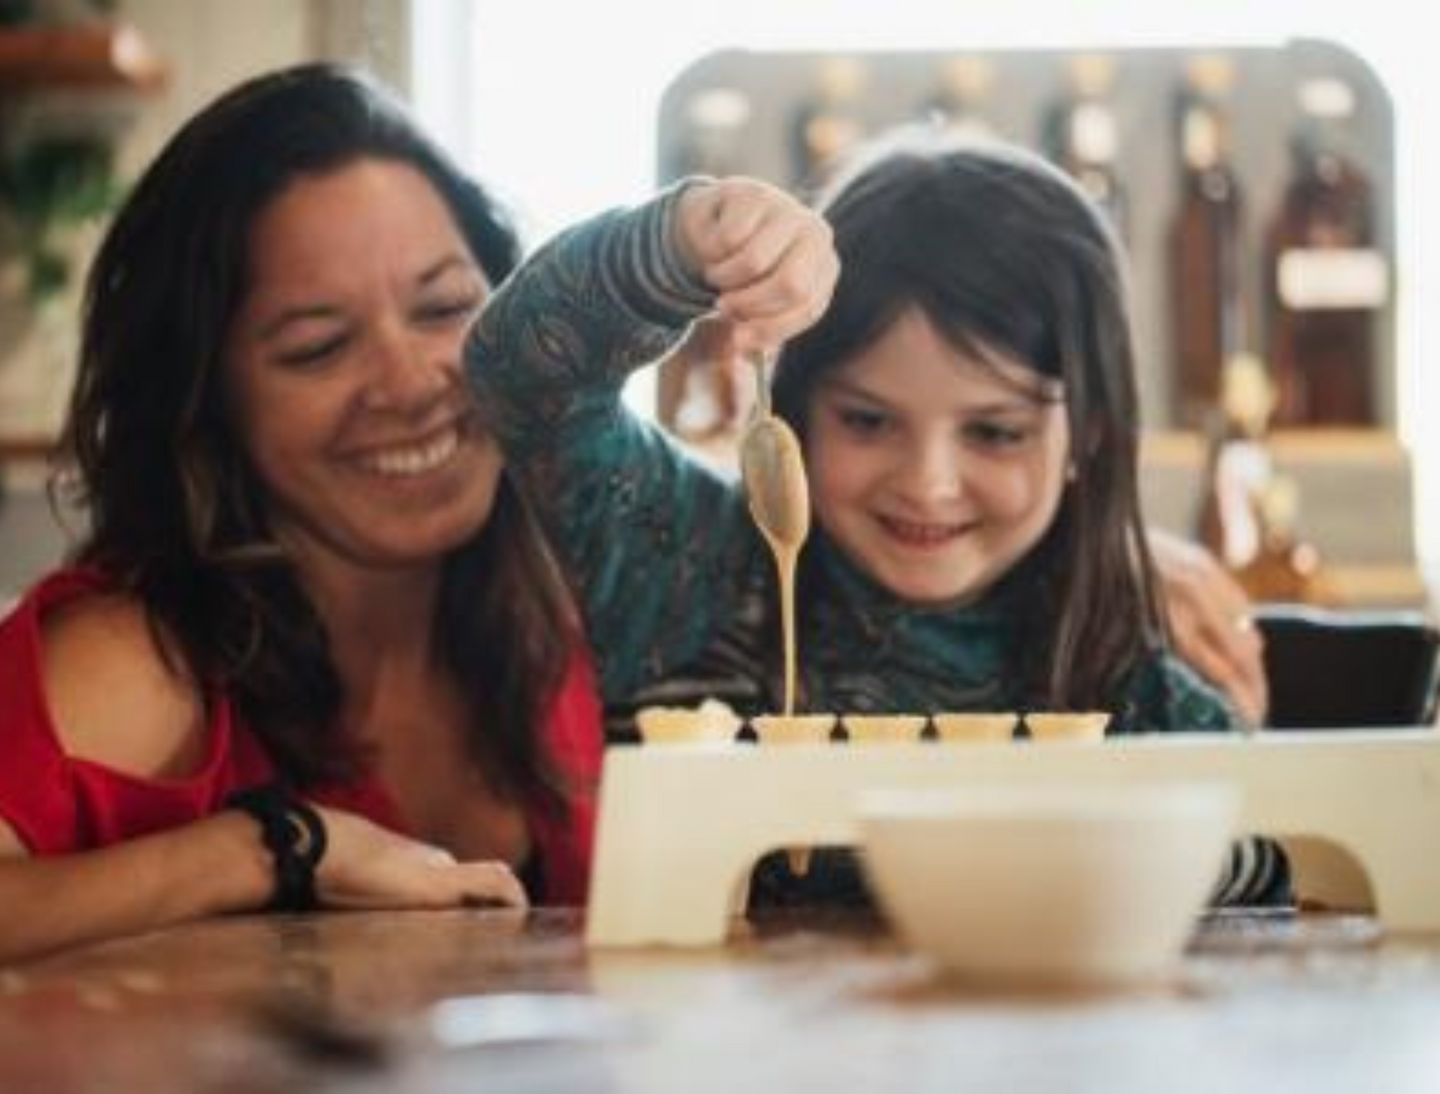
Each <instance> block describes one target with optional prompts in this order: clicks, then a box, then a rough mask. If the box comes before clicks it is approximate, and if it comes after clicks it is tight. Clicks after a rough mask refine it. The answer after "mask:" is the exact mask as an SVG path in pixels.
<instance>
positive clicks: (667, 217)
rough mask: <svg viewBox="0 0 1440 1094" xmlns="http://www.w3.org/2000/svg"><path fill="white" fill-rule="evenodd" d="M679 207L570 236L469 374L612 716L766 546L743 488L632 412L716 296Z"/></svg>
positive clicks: (698, 641) (673, 655)
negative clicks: (561, 582) (629, 397)
mask: <svg viewBox="0 0 1440 1094" xmlns="http://www.w3.org/2000/svg"><path fill="white" fill-rule="evenodd" d="M681 192H682V191H681V190H680V189H675V190H671V191H668V192H666V193H665V194H663V195H662V196H661V197H660V198H658V199H657V200H656V201H654V202H652V203H650V204H648V205H644V206H641V207H639V208H638V209H635V210H631V211H617V212H612V213H608V214H605V215H603V216H600V217H597V218H596V219H594V220H591V221H587V222H586V223H584V224H582V225H580V226H578V227H576V228H573V229H571V230H570V231H568V232H565V233H562V234H561V235H560V236H558V237H557V238H556V239H555V240H553V241H552V242H551V243H549V244H548V245H547V246H545V247H544V248H542V249H541V250H540V251H539V252H537V253H536V254H535V255H534V256H533V257H532V258H531V259H530V260H529V261H528V262H526V263H525V264H524V265H523V266H521V267H520V269H518V270H517V271H516V272H515V273H514V274H513V275H512V276H511V278H510V279H509V280H507V281H506V283H505V284H504V285H503V286H502V287H501V288H500V289H499V290H498V291H497V292H496V293H495V295H494V296H493V297H492V298H491V300H490V302H489V303H488V305H487V306H486V309H485V312H484V315H483V316H482V318H481V321H480V323H479V324H478V326H477V329H476V332H475V334H474V336H473V337H472V339H471V341H470V344H469V346H468V347H467V362H466V367H467V370H468V371H469V374H470V376H471V379H472V380H473V382H474V383H475V385H476V387H477V389H478V393H479V397H480V399H481V402H482V404H483V405H484V406H485V407H486V408H487V412H488V413H489V414H491V415H492V428H493V429H494V430H495V432H496V434H497V436H498V437H499V439H500V441H501V444H502V446H503V447H504V450H505V455H506V461H507V464H508V466H509V468H510V471H511V474H512V475H513V476H514V477H515V479H516V481H517V482H518V483H519V484H520V485H521V487H522V489H523V490H524V491H525V492H526V494H527V497H528V498H529V500H530V501H531V503H532V505H533V506H534V507H535V509H536V511H537V512H538V514H539V516H540V518H541V521H542V523H543V524H544V526H545V528H546V531H547V533H548V534H549V536H550V539H551V542H552V544H553V545H554V547H555V549H556V551H557V553H558V554H559V556H560V559H561V562H562V565H564V567H565V569H566V572H567V576H568V577H569V578H570V580H571V584H572V585H573V586H574V587H575V589H576V591H577V595H578V596H579V598H580V601H581V608H582V610H583V612H584V614H585V622H586V628H587V631H588V634H589V637H590V640H591V644H592V646H593V648H594V649H595V651H596V658H597V661H598V664H599V669H600V680H601V689H602V691H603V693H604V695H605V698H606V700H607V702H614V701H620V700H623V699H624V698H625V697H626V696H627V695H629V694H630V693H631V692H633V691H634V690H635V689H636V688H637V687H639V686H641V685H643V684H644V683H647V682H649V681H652V680H655V679H658V678H660V677H663V676H664V675H666V674H667V673H668V672H670V671H672V670H673V669H674V668H675V667H677V666H678V665H681V664H683V663H685V662H686V661H687V660H689V659H690V658H692V657H693V656H694V655H695V654H696V653H698V652H699V651H700V650H701V649H702V648H703V647H704V645H705V644H706V642H707V640H708V638H709V637H710V636H711V635H712V634H713V633H714V632H715V631H716V630H717V629H718V628H719V627H722V626H723V625H724V624H725V622H726V618H725V616H724V610H723V609H724V606H727V605H735V604H737V603H738V601H739V597H738V595H737V590H738V589H739V588H740V587H741V586H742V585H743V582H744V576H745V572H746V570H747V568H749V567H751V566H752V565H753V563H754V559H755V557H756V553H757V550H758V546H759V544H758V539H757V537H756V536H755V534H754V532H753V530H752V529H751V527H750V524H749V520H748V518H747V517H746V515H745V510H744V507H743V503H742V502H741V500H740V498H739V495H738V492H737V491H736V489H735V486H734V484H733V482H731V481H729V480H728V479H726V478H724V477H722V476H721V475H719V474H718V473H716V472H714V471H711V470H710V469H708V468H707V467H706V466H705V465H703V464H701V463H699V462H698V461H696V460H694V459H692V458H691V457H689V456H688V455H687V454H685V453H684V452H682V451H681V449H680V448H679V447H678V446H677V445H676V444H674V443H673V442H672V441H671V440H670V439H669V438H668V437H667V436H666V435H665V434H664V433H663V432H662V431H661V430H660V429H659V428H658V427H657V426H655V425H653V424H652V423H650V422H647V421H643V420H641V419H640V418H638V417H637V416H635V415H634V414H632V413H631V412H630V411H629V410H628V409H627V408H626V407H625V406H624V404H623V402H622V400H621V388H622V385H623V383H624V380H625V378H626V376H628V374H629V373H630V372H632V371H633V370H635V369H636V368H638V367H640V366H642V365H644V364H646V363H648V362H651V361H654V360H655V359H657V358H658V357H659V356H660V355H661V354H663V353H664V352H665V351H666V350H667V349H669V348H670V347H671V346H672V345H673V343H674V342H675V341H676V340H677V339H678V337H679V336H680V335H681V334H682V333H683V332H684V331H685V330H686V329H687V328H688V326H689V324H690V322H691V321H692V320H693V319H694V318H696V317H697V316H698V315H700V314H703V313H704V312H705V311H707V310H708V309H709V308H710V306H711V304H712V303H713V293H712V292H711V291H710V290H709V289H708V288H706V287H705V286H703V285H701V284H698V283H697V282H696V281H695V279H694V278H692V277H691V276H690V275H689V273H688V272H687V271H686V270H685V269H684V268H683V267H682V266H681V264H680V262H679V260H678V258H677V256H676V253H675V250H674V248H673V246H672V245H671V242H670V234H671V230H672V228H671V218H672V215H673V211H674V208H675V204H676V202H677V200H678V195H679V194H680V193H681Z"/></svg>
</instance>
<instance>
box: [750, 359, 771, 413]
mask: <svg viewBox="0 0 1440 1094" xmlns="http://www.w3.org/2000/svg"><path fill="white" fill-rule="evenodd" d="M769 357H770V355H769V354H768V353H766V352H765V351H764V350H758V349H757V350H753V351H751V353H750V363H751V364H752V365H754V366H755V410H756V413H757V414H758V416H759V417H761V418H768V417H770V414H771V410H770V375H769V368H768V366H769V364H770V360H769Z"/></svg>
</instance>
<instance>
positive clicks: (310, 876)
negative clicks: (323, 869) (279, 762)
mask: <svg viewBox="0 0 1440 1094" xmlns="http://www.w3.org/2000/svg"><path fill="white" fill-rule="evenodd" d="M226 805H227V806H229V807H230V808H232V809H237V810H239V811H240V812H242V813H245V814H247V815H248V816H249V817H250V818H251V819H252V820H253V821H254V822H255V823H256V824H257V825H259V828H260V840H261V844H262V845H263V847H264V848H265V850H266V851H268V853H269V858H270V866H271V892H270V899H269V900H268V901H267V902H266V905H265V906H266V907H267V908H269V909H271V910H274V911H292V912H297V911H309V910H311V909H314V908H316V907H317V906H318V904H319V902H318V900H317V898H316V891H315V874H316V869H317V868H318V866H319V865H320V862H321V860H322V859H323V858H324V856H325V851H326V848H327V846H328V843H329V839H328V836H327V834H326V830H325V822H324V821H323V820H322V819H321V816H320V814H319V812H317V811H316V809H315V808H314V807H313V806H312V805H310V804H309V803H308V802H305V801H303V800H302V799H300V798H298V797H295V796H293V795H291V794H289V793H287V792H286V791H285V790H283V789H282V788H281V787H280V786H278V785H277V784H274V783H269V784H265V785H261V786H254V787H249V788H247V789H245V790H240V791H236V792H235V793H233V794H231V795H230V796H229V797H228V798H227V799H226Z"/></svg>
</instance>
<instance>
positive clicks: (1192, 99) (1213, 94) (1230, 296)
mask: <svg viewBox="0 0 1440 1094" xmlns="http://www.w3.org/2000/svg"><path fill="white" fill-rule="evenodd" d="M1232 83H1233V75H1232V67H1231V64H1230V61H1229V60H1228V59H1227V58H1224V57H1221V56H1205V57H1199V58H1196V59H1195V60H1194V61H1192V62H1191V64H1190V66H1189V68H1188V72H1187V80H1186V84H1185V87H1184V88H1183V89H1182V90H1181V92H1180V94H1179V96H1178V98H1177V100H1176V125H1177V135H1178V138H1179V152H1180V157H1179V159H1180V198H1179V204H1178V206H1177V207H1176V209H1175V213H1174V217H1173V219H1172V221H1171V226H1170V241H1169V243H1170V317H1171V322H1170V326H1171V339H1172V354H1173V369H1174V373H1173V375H1174V382H1173V384H1172V388H1171V391H1172V393H1173V397H1172V408H1171V410H1172V415H1173V420H1174V422H1175V424H1177V425H1179V426H1181V427H1184V428H1188V429H1198V428H1203V427H1204V425H1205V422H1206V421H1207V419H1208V417H1209V416H1210V415H1211V414H1212V413H1213V411H1214V408H1215V406H1216V404H1217V402H1218V400H1219V398H1220V383H1221V373H1222V371H1223V369H1224V366H1225V362H1226V361H1228V360H1230V358H1232V357H1233V356H1234V355H1236V354H1237V353H1240V352H1241V351H1242V348H1243V346H1244V344H1245V335H1244V295H1243V288H1242V284H1241V264H1240V249H1241V242H1242V236H1241V233H1242V229H1243V221H1242V217H1243V202H1242V195H1241V191H1240V184H1239V182H1238V180H1237V179H1236V176H1235V170H1234V168H1233V166H1232V164H1231V161H1230V150H1229V129H1228V118H1227V117H1226V111H1225V100H1226V98H1227V97H1228V95H1229V92H1230V87H1231V84H1232Z"/></svg>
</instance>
